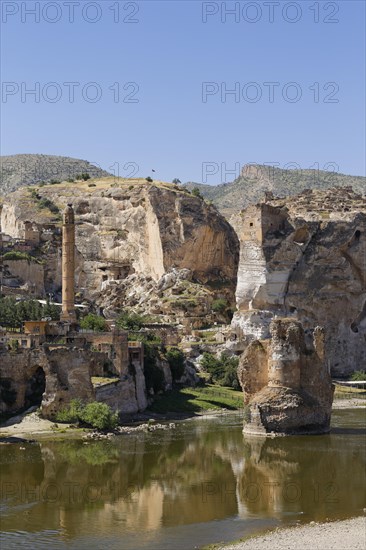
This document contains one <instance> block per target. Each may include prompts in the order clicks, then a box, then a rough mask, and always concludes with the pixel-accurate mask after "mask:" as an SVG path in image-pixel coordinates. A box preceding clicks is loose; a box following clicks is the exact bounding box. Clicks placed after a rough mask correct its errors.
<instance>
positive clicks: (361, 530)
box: [206, 517, 366, 550]
mask: <svg viewBox="0 0 366 550" xmlns="http://www.w3.org/2000/svg"><path fill="white" fill-rule="evenodd" d="M206 548H207V550H208V549H210V550H299V549H305V548H311V550H345V549H347V550H364V548H366V518H364V517H358V518H353V519H347V520H343V521H331V522H327V523H315V522H313V521H312V522H311V523H310V524H309V525H301V526H296V527H291V528H285V529H282V528H280V529H276V530H275V531H270V532H268V533H266V534H263V535H259V536H256V537H251V538H249V539H247V540H244V541H242V542H239V543H235V544H230V545H226V546H221V545H214V546H209V547H206Z"/></svg>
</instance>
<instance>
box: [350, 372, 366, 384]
mask: <svg viewBox="0 0 366 550" xmlns="http://www.w3.org/2000/svg"><path fill="white" fill-rule="evenodd" d="M351 380H352V381H353V382H358V381H359V382H363V381H364V380H366V371H364V370H356V372H354V373H353V374H352V376H351Z"/></svg>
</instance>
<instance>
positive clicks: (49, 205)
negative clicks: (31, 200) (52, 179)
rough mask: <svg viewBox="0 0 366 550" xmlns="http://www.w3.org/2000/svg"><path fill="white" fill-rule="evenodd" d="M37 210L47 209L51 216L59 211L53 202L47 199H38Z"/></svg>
mask: <svg viewBox="0 0 366 550" xmlns="http://www.w3.org/2000/svg"><path fill="white" fill-rule="evenodd" d="M38 206H39V208H48V210H50V211H51V212H52V213H53V214H59V212H60V209H59V208H58V206H56V205H55V203H54V202H52V201H50V200H49V199H40V201H39V203H38Z"/></svg>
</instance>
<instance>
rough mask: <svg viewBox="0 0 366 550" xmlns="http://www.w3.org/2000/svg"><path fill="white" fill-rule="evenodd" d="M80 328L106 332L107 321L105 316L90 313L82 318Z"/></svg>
mask: <svg viewBox="0 0 366 550" xmlns="http://www.w3.org/2000/svg"><path fill="white" fill-rule="evenodd" d="M80 328H82V329H84V330H95V331H97V332H104V331H105V330H106V328H107V323H106V320H105V319H104V317H101V316H100V315H95V314H94V313H88V315H85V317H83V319H81V320H80Z"/></svg>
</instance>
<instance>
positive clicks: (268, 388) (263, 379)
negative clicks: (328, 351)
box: [238, 319, 334, 435]
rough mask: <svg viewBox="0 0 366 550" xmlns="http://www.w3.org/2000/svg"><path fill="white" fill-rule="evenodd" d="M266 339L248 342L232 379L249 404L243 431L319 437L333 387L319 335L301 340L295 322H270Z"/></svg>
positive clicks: (327, 426)
mask: <svg viewBox="0 0 366 550" xmlns="http://www.w3.org/2000/svg"><path fill="white" fill-rule="evenodd" d="M270 335H271V337H270V339H267V340H262V341H258V340H256V341H254V342H252V343H251V344H250V345H249V346H248V348H247V350H246V351H245V353H244V354H243V355H242V357H241V359H240V365H239V369H238V376H239V381H240V384H241V386H242V388H243V392H244V402H245V403H246V404H248V405H249V421H248V423H247V424H246V425H245V426H244V432H247V433H255V434H264V435H265V434H267V433H284V434H295V433H323V432H327V431H329V429H330V415H331V408H332V401H333V389H334V388H333V386H332V381H331V377H330V373H329V371H328V368H327V366H326V361H325V357H324V331H323V329H321V328H320V327H316V328H315V330H314V333H313V334H312V341H311V342H308V343H307V342H306V338H305V333H304V331H303V327H302V325H301V323H299V322H298V321H293V320H291V319H275V320H274V321H272V323H271V325H270Z"/></svg>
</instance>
